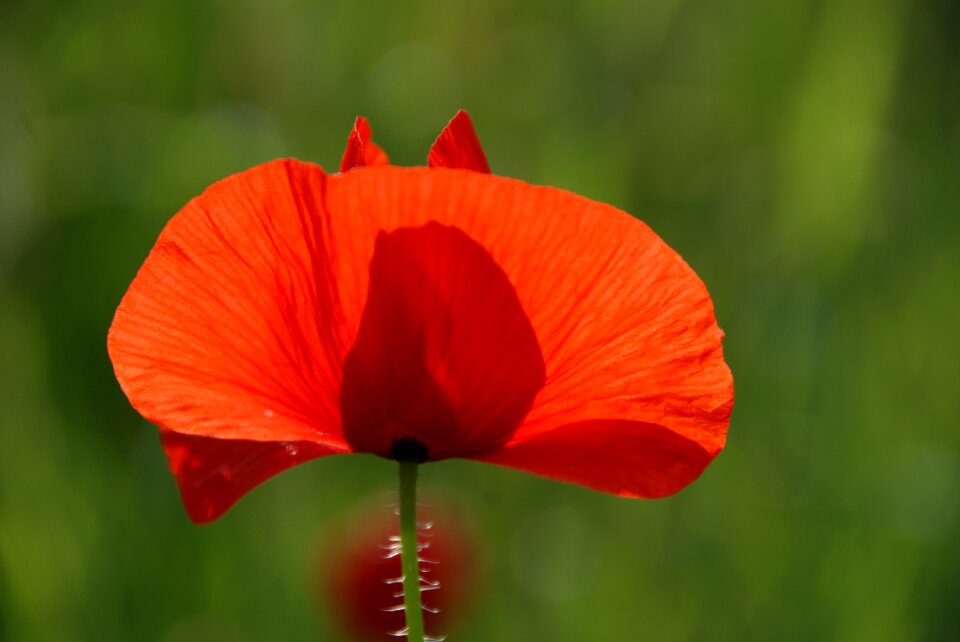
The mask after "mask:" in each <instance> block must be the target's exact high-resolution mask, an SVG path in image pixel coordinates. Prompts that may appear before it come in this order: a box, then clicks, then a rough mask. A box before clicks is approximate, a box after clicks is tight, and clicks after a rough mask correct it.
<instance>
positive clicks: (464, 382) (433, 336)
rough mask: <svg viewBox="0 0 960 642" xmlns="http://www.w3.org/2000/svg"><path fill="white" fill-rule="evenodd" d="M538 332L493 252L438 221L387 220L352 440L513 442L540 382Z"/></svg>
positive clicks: (442, 448)
mask: <svg viewBox="0 0 960 642" xmlns="http://www.w3.org/2000/svg"><path fill="white" fill-rule="evenodd" d="M543 377H544V366H543V357H542V355H541V354H540V347H539V345H538V344H537V337H536V335H535V334H534V332H533V328H531V327H530V321H529V319H527V316H526V315H525V314H524V311H523V308H522V307H521V306H520V302H519V301H518V299H517V294H516V292H515V291H514V290H513V287H512V286H511V285H510V281H509V279H508V278H507V276H506V275H505V274H504V273H503V271H502V270H501V269H500V268H499V267H498V266H497V264H496V262H495V261H494V260H493V259H492V258H491V256H490V254H489V253H488V252H487V251H486V250H485V249H484V248H483V247H482V246H480V245H479V244H478V243H477V242H476V241H474V240H472V239H470V237H468V236H467V235H466V234H464V233H463V232H462V231H460V230H459V229H457V228H454V227H447V226H443V225H439V224H437V223H435V222H431V223H427V224H426V225H424V226H421V227H404V228H400V229H397V230H394V231H392V232H389V233H386V232H381V233H380V234H379V235H378V237H377V241H376V249H375V251H374V254H373V258H372V260H371V263H370V282H369V289H368V294H367V300H366V305H365V307H364V312H363V318H362V319H361V321H360V327H359V330H358V333H357V340H356V342H355V344H354V346H353V348H352V349H351V350H350V353H349V354H348V355H347V357H346V360H345V362H344V365H343V385H342V387H341V393H340V394H341V396H340V408H341V412H342V414H343V427H344V428H343V430H344V436H345V437H346V439H347V441H348V442H349V443H350V445H351V446H352V447H353V449H354V450H357V451H361V452H373V453H376V454H379V455H382V456H385V457H389V456H390V455H391V447H392V446H393V444H394V443H395V442H396V441H397V440H399V439H402V438H404V437H406V438H415V439H417V440H418V441H420V443H421V444H422V445H424V446H426V447H427V450H428V452H427V453H426V455H428V456H429V458H430V459H442V458H445V457H451V456H464V455H467V454H470V453H475V452H484V451H487V450H490V449H491V448H495V447H496V446H498V445H499V444H502V443H504V442H506V441H507V440H508V439H509V438H510V436H511V435H512V434H513V431H514V430H515V429H516V428H517V426H519V425H520V422H522V421H523V418H524V417H525V416H526V414H527V411H529V410H530V406H531V404H532V403H533V400H534V397H536V395H537V392H538V391H539V390H540V387H541V386H542V385H543Z"/></svg>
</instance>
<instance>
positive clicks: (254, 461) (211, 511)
mask: <svg viewBox="0 0 960 642" xmlns="http://www.w3.org/2000/svg"><path fill="white" fill-rule="evenodd" d="M160 437H161V440H162V442H163V449H164V451H165V452H166V454H167V459H168V460H169V462H170V469H171V470H172V471H173V474H174V477H176V480H177V485H178V486H179V488H180V498H181V499H182V500H183V505H184V508H186V510H187V514H188V515H189V516H190V519H192V520H193V521H194V522H196V523H198V524H202V523H206V522H211V521H213V520H215V519H217V518H218V517H220V516H221V515H222V514H223V513H225V512H226V511H227V509H229V508H230V507H231V506H233V504H234V503H236V501H237V500H239V499H240V498H241V497H243V496H244V495H245V494H246V493H247V492H249V491H250V490H251V489H252V488H254V487H255V486H257V485H259V484H260V483H261V482H263V481H264V480H266V479H268V478H270V477H272V476H273V475H275V474H277V473H279V472H281V471H283V470H286V469H287V468H290V467H291V466H295V465H296V464H300V463H303V462H305V461H308V460H310V459H314V458H316V457H322V456H324V455H331V454H335V452H336V451H334V450H332V449H331V448H329V447H326V446H321V445H318V444H314V443H311V442H304V441H299V442H295V441H286V442H263V441H242V440H233V439H215V438H212V437H196V436H193V435H183V434H180V433H176V432H172V431H169V430H162V431H160Z"/></svg>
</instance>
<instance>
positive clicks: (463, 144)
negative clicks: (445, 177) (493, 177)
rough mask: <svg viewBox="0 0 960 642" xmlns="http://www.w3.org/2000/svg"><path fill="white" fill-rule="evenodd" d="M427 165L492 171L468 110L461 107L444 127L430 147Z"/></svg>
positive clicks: (485, 172) (483, 171)
mask: <svg viewBox="0 0 960 642" xmlns="http://www.w3.org/2000/svg"><path fill="white" fill-rule="evenodd" d="M427 165H428V166H430V167H448V168H450V169H472V170H473V171H475V172H482V173H484V174H489V173H490V165H489V164H487V155H486V154H484V153H483V147H481V146H480V140H479V139H478V138H477V132H476V131H474V129H473V122H472V121H471V120H470V115H469V114H468V113H467V112H465V111H464V110H462V109H461V110H460V111H458V112H457V115H456V116H454V117H453V119H451V120H450V122H449V123H448V124H447V126H446V127H444V128H443V131H442V132H440V136H438V137H437V140H436V142H434V143H433V146H432V147H431V148H430V154H429V155H428V156H427Z"/></svg>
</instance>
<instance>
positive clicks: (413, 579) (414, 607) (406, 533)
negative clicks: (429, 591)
mask: <svg viewBox="0 0 960 642" xmlns="http://www.w3.org/2000/svg"><path fill="white" fill-rule="evenodd" d="M400 546H401V548H400V560H401V565H402V567H403V605H404V607H403V610H404V613H405V615H406V618H407V642H423V605H422V603H421V596H420V561H419V557H420V553H419V551H418V550H417V464H416V463H414V462H409V461H401V462H400Z"/></svg>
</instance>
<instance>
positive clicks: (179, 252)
mask: <svg viewBox="0 0 960 642" xmlns="http://www.w3.org/2000/svg"><path fill="white" fill-rule="evenodd" d="M326 180H327V177H326V175H325V174H324V173H323V171H322V170H321V169H320V168H319V167H316V166H314V165H309V164H306V163H301V162H298V161H290V160H288V161H275V162H272V163H268V164H266V165H261V166H258V167H255V168H253V169H250V170H247V171H245V172H242V173H240V174H236V175H234V176H231V177H229V178H226V179H224V180H222V181H220V182H219V183H216V184H214V185H213V186H211V187H210V188H208V189H207V191H205V192H204V193H203V195H201V196H199V197H198V198H196V199H194V200H193V201H191V202H190V203H189V204H187V206H186V207H184V208H183V210H181V211H180V212H179V213H178V214H177V215H176V216H174V217H173V218H172V219H171V220H170V222H169V223H168V224H167V227H166V228H165V229H164V230H163V232H162V233H161V234H160V237H159V239H158V240H157V243H156V245H155V246H154V248H153V250H152V251H151V252H150V255H149V256H148V257H147V260H146V262H145V263H144V264H143V266H142V267H141V268H140V271H139V273H138V274H137V276H136V278H135V279H134V281H133V283H132V284H131V286H130V289H129V290H128V291H127V293H126V295H125V296H124V298H123V301H122V302H121V303H120V306H119V308H118V309H117V313H116V316H115V317H114V321H113V325H112V326H111V328H110V333H109V337H108V348H109V352H110V358H111V359H112V361H113V365H114V370H115V372H116V375H117V379H118V380H119V382H120V385H121V387H122V388H123V390H124V392H126V394H127V396H128V397H129V399H130V402H131V403H132V404H133V406H134V407H135V408H137V410H139V411H140V412H141V414H143V415H144V416H145V417H146V418H147V419H149V420H150V421H152V422H153V423H155V424H157V425H159V426H160V427H161V428H164V429H166V430H172V431H176V432H181V433H185V434H193V435H198V436H205V437H217V438H220V439H240V440H251V441H292V442H300V441H305V442H314V443H319V444H323V445H325V446H327V447H328V448H331V449H335V450H339V451H345V450H347V449H348V447H347V444H346V443H345V442H344V441H343V438H342V435H341V431H340V418H339V408H338V406H339V400H338V391H339V382H340V363H341V361H342V355H343V352H344V351H345V348H344V345H348V344H344V343H343V341H342V338H341V328H340V323H339V316H338V314H337V309H338V306H337V304H336V293H335V290H334V284H333V282H332V277H331V274H330V265H329V263H330V250H329V247H328V246H326V245H325V243H324V236H323V218H324V216H325V214H324V213H323V191H324V186H325V181H326Z"/></svg>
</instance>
